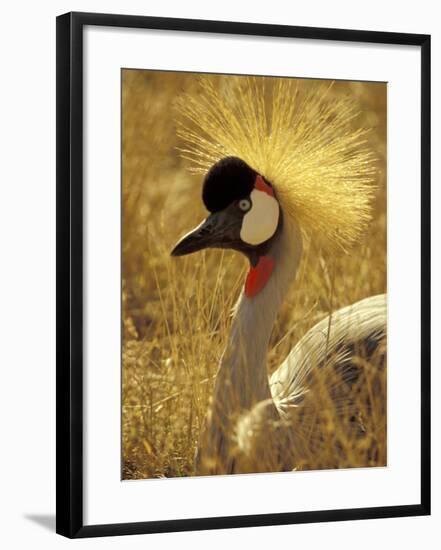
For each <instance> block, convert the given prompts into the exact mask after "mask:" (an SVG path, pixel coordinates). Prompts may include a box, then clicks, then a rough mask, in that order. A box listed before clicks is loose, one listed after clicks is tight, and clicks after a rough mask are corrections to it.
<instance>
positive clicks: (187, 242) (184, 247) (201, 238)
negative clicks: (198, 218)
mask: <svg viewBox="0 0 441 550" xmlns="http://www.w3.org/2000/svg"><path fill="white" fill-rule="evenodd" d="M212 216H213V214H211V215H210V216H208V218H206V219H205V220H204V221H203V222H202V223H201V224H199V225H198V226H197V227H195V228H194V229H192V230H191V231H190V232H189V233H187V234H186V235H184V236H183V237H182V239H180V240H179V241H178V242H177V243H176V245H175V247H174V248H173V250H172V251H171V255H172V256H184V255H185V254H191V253H192V252H197V251H198V250H202V249H204V248H207V247H209V246H210V244H211V242H212V240H213V234H214V229H215V225H217V224H215V223H214V221H215V220H213V217H212Z"/></svg>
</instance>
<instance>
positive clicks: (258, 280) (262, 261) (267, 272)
mask: <svg viewBox="0 0 441 550" xmlns="http://www.w3.org/2000/svg"><path fill="white" fill-rule="evenodd" d="M273 269H274V260H273V259H272V258H271V256H261V257H260V258H259V261H258V262H257V265H256V267H252V268H251V269H250V270H249V272H248V275H247V278H246V281H245V296H248V298H252V297H253V296H256V295H257V294H259V292H260V291H261V290H262V288H263V287H264V286H265V285H266V283H267V282H268V280H269V278H270V277H271V273H272V272H273Z"/></svg>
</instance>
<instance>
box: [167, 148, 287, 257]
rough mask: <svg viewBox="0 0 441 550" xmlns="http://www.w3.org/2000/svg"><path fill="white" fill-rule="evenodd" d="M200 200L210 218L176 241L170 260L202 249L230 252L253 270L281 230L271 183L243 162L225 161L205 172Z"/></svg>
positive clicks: (226, 158) (227, 159)
mask: <svg viewBox="0 0 441 550" xmlns="http://www.w3.org/2000/svg"><path fill="white" fill-rule="evenodd" d="M202 200H203V202H204V204H205V207H206V208H207V210H208V211H209V212H210V214H209V215H208V217H207V218H206V219H205V220H204V221H203V222H202V223H201V224H199V225H198V226H197V227H196V228H194V229H193V230H191V231H190V232H189V233H187V234H186V235H184V236H183V237H182V238H181V239H180V240H179V242H178V243H177V244H176V246H175V247H174V249H173V250H172V252H171V254H172V256H183V255H185V254H191V253H192V252H196V251H198V250H202V249H204V248H231V249H233V250H237V251H239V252H242V253H243V254H245V255H246V256H247V257H248V259H249V260H250V263H251V265H252V266H256V265H257V264H258V262H259V259H260V258H261V257H263V256H265V254H266V253H267V252H268V251H269V249H270V248H271V244H272V242H273V240H274V239H275V238H276V237H277V234H278V233H279V231H280V230H281V227H282V213H281V209H280V205H279V202H278V200H277V198H276V195H275V191H274V188H273V187H272V185H271V183H269V182H268V181H266V180H265V178H264V177H263V176H261V175H260V174H258V173H257V172H256V171H255V170H254V169H253V168H251V167H250V166H249V165H248V164H247V163H245V162H244V161H243V160H241V159H239V158H237V157H225V158H223V159H221V160H220V161H218V162H216V163H215V164H214V165H213V166H212V167H211V168H210V170H209V171H208V172H207V174H206V176H205V178H204V182H203V189H202Z"/></svg>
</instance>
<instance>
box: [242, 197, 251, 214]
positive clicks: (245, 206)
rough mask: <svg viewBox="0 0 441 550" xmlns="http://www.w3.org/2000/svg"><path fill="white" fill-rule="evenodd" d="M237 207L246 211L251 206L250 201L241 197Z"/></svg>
mask: <svg viewBox="0 0 441 550" xmlns="http://www.w3.org/2000/svg"><path fill="white" fill-rule="evenodd" d="M239 208H240V209H241V210H242V212H247V211H248V210H249V209H250V208H251V201H249V200H248V199H242V200H241V201H239Z"/></svg>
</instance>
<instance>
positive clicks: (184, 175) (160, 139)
mask: <svg viewBox="0 0 441 550" xmlns="http://www.w3.org/2000/svg"><path fill="white" fill-rule="evenodd" d="M209 78H212V79H213V83H214V85H215V86H225V77H214V76H213V77H209ZM304 85H305V86H309V87H314V86H316V85H317V82H316V81H307V82H306V83H304ZM122 90H123V144H122V147H123V171H122V177H123V185H122V196H123V240H122V245H123V251H122V266H123V357H122V366H123V370H122V374H123V388H122V397H123V399H122V401H123V403H122V407H123V410H122V434H123V435H122V438H123V440H122V451H123V473H122V475H123V478H125V479H139V478H148V477H163V476H165V477H174V476H186V475H192V474H193V457H194V452H195V448H196V443H197V440H198V436H199V432H200V427H201V423H202V421H203V419H204V416H205V414H206V411H207V407H208V403H209V398H210V395H211V391H212V386H213V378H214V374H215V372H216V369H217V366H218V361H219V357H220V355H221V352H222V349H223V346H224V344H225V341H226V335H227V333H228V329H229V325H230V311H231V308H232V306H233V305H234V303H235V301H236V299H237V296H238V294H239V291H240V288H241V284H242V280H243V277H244V274H245V272H246V261H245V259H244V258H242V257H240V256H239V255H238V254H237V253H233V252H230V251H226V252H223V251H222V252H221V251H205V252H201V253H198V254H195V255H191V256H189V257H185V258H180V259H176V258H171V257H170V250H171V249H172V247H173V245H174V243H175V242H176V241H177V239H178V238H179V237H180V236H181V235H182V234H183V233H185V232H187V231H188V230H189V229H190V228H192V227H193V226H194V225H196V223H198V222H199V221H200V220H201V219H202V218H203V217H204V216H205V211H204V207H203V204H202V201H201V198H200V192H201V185H200V180H201V176H200V175H192V174H191V173H190V172H189V171H188V164H187V163H186V162H185V161H184V160H182V159H181V157H180V156H179V154H178V151H177V147H178V146H179V145H181V143H180V142H179V141H178V138H177V137H176V120H177V117H178V116H179V113H178V112H176V110H175V109H174V107H173V105H174V103H175V101H176V98H177V97H178V96H180V95H181V94H182V93H183V92H185V93H189V94H192V93H196V79H195V76H194V75H191V74H185V73H163V72H150V71H135V70H126V71H124V72H123V88H122ZM331 93H332V94H334V95H335V98H336V99H337V98H339V97H341V96H342V95H348V94H349V95H350V96H351V97H352V98H354V99H355V100H356V101H357V102H358V104H359V107H360V113H361V114H360V116H359V117H357V118H356V119H354V121H353V124H354V127H370V128H372V130H371V131H370V132H369V134H368V140H369V145H370V147H371V148H372V150H373V151H374V152H375V153H376V155H377V157H378V159H379V160H378V176H377V187H378V189H377V192H376V197H375V204H374V213H373V221H372V222H371V224H370V225H369V228H368V230H367V233H366V235H365V237H364V239H363V240H362V241H361V242H360V243H359V244H358V245H356V246H355V247H354V248H353V249H352V250H351V251H350V253H348V254H341V255H339V256H335V255H334V254H332V255H331V254H329V253H328V254H326V252H325V251H322V250H320V249H318V247H317V246H316V245H315V243H314V242H312V243H310V244H309V245H308V246H307V247H306V251H305V255H304V259H303V261H302V265H301V269H300V272H299V274H298V276H297V280H296V283H295V284H294V285H293V287H292V289H291V291H290V293H289V295H288V297H287V299H286V302H285V304H284V306H283V308H282V310H281V311H280V314H279V316H278V319H277V322H276V325H275V327H274V330H273V334H272V338H271V347H270V350H269V354H268V365H269V369H270V371H273V370H274V369H275V368H276V367H277V366H278V365H279V364H280V363H281V362H282V361H283V359H284V358H285V357H286V355H287V353H288V351H289V350H290V349H291V347H292V346H293V345H294V344H295V342H297V341H298V340H299V339H300V338H301V337H302V336H303V335H304V334H305V332H306V331H307V330H308V329H309V328H310V327H311V326H312V325H314V324H315V323H316V322H317V321H319V320H320V319H322V318H323V317H325V316H326V315H327V314H328V313H329V312H330V311H332V310H333V309H336V308H339V307H342V306H344V305H347V304H349V303H352V302H355V301H357V300H359V299H361V298H364V297H366V296H371V295H375V294H379V293H383V292H385V291H386V180H385V177H386V85H384V84H373V83H372V84H369V83H355V82H336V83H335V85H334V86H333V88H332V92H331ZM367 376H368V379H369V380H370V384H371V386H372V387H371V389H370V392H369V395H370V398H369V403H364V404H363V406H365V413H364V414H363V411H362V412H361V418H360V424H361V425H363V426H364V427H365V428H366V433H367V434H368V436H367V437H365V438H359V437H349V436H348V434H343V433H342V434H341V436H340V438H339V439H340V440H339V442H338V449H339V452H338V454H336V452H335V448H336V445H335V437H336V436H335V434H336V433H338V430H337V431H336V427H335V425H334V424H333V422H331V420H332V419H330V418H329V417H327V418H323V419H320V418H319V419H318V420H317V422H321V424H320V427H321V428H322V431H323V433H324V434H329V437H328V438H326V437H325V445H324V448H321V450H320V453H319V454H318V455H317V456H311V457H309V460H307V461H305V462H304V463H303V464H299V465H298V467H299V468H304V469H315V468H323V467H351V466H352V467H354V466H374V465H383V464H385V462H386V437H385V424H384V422H381V421H379V420H378V419H379V418H380V417H381V415H383V417H384V408H385V401H384V399H383V398H381V399H379V398H378V396H380V395H382V394H383V395H384V393H385V384H386V379H385V374H384V373H383V375H382V376H381V377H380V378H379V379H378V377H377V375H375V376H372V377H371V375H370V374H369V373H368V375H367ZM379 385H380V386H379ZM372 388H373V389H372ZM334 420H335V419H334ZM373 447H374V448H373Z"/></svg>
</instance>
